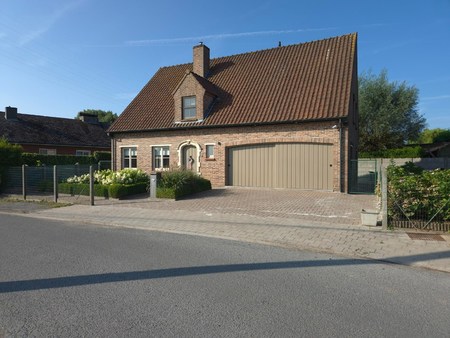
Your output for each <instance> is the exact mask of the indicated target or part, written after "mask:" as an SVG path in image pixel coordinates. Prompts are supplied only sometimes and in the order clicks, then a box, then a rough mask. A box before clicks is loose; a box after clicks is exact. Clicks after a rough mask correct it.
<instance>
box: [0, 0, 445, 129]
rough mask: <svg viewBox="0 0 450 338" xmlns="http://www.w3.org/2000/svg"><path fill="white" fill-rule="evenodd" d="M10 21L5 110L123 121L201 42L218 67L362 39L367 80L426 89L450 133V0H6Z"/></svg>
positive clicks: (1, 71) (428, 105) (0, 68)
mask: <svg viewBox="0 0 450 338" xmlns="http://www.w3.org/2000/svg"><path fill="white" fill-rule="evenodd" d="M0 22H1V25H0V76H1V81H0V110H3V108H4V107H6V106H15V107H18V108H19V112H21V113H26V114H37V115H48V116H58V117H70V118H72V117H74V116H75V115H76V113H77V112H78V111H80V110H83V109H103V110H112V111H113V112H115V113H117V114H120V113H121V112H122V111H123V109H124V108H125V107H126V106H127V105H128V103H129V102H130V101H131V99H132V98H133V97H134V96H135V95H136V94H137V93H138V92H139V90H140V89H141V88H142V87H143V86H144V85H145V84H146V83H147V81H148V80H149V79H150V78H151V77H152V75H153V74H154V73H155V72H156V71H157V70H158V68H160V67H163V66H170V65H174V64H180V63H187V62H191V60H192V46H194V45H195V44H197V43H198V42H199V41H203V42H204V43H205V44H206V45H207V46H208V47H210V49H211V57H213V58H214V57H220V56H226V55H232V54H238V53H245V52H250V51H255V50H260V49H266V48H272V47H276V46H277V44H278V41H281V42H282V44H283V45H289V44H296V43H302V42H307V41H312V40H318V39H323V38H328V37H332V36H338V35H343V34H348V33H352V32H358V70H359V73H361V72H363V71H368V70H371V71H372V72H373V73H375V74H378V73H379V72H380V70H382V69H383V68H386V69H387V70H388V74H389V79H390V80H391V81H399V82H402V81H406V82H407V83H408V84H409V85H415V86H416V87H417V88H418V89H419V91H420V103H419V109H420V113H421V114H423V115H424V116H425V117H426V119H427V122H428V126H429V127H430V128H450V0H428V1H418V0H409V1H403V0H395V1H393V0H390V1H384V0H378V1H361V0H358V1H345V0H342V1H336V0H316V1H303V0H297V1H294V0H291V1H284V0H273V1H272V0H270V1H265V0H259V1H253V0H252V1H245V0H240V1H234V0H229V1H223V2H220V1H219V2H214V1H147V0H128V1H115V0H39V1H33V0H0Z"/></svg>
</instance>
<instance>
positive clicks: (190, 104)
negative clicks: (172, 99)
mask: <svg viewBox="0 0 450 338" xmlns="http://www.w3.org/2000/svg"><path fill="white" fill-rule="evenodd" d="M181 118H182V119H183V120H192V119H195V118H197V111H196V104H195V96H184V97H183V114H182V117H181Z"/></svg>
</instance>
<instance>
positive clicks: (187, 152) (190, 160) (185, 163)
mask: <svg viewBox="0 0 450 338" xmlns="http://www.w3.org/2000/svg"><path fill="white" fill-rule="evenodd" d="M197 160H198V158H197V148H196V147H195V146H193V145H189V146H185V147H183V152H182V158H181V165H182V167H183V168H185V169H187V170H192V171H194V172H197V171H198V161H197Z"/></svg>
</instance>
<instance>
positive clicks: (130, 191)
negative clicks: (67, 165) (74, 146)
mask: <svg viewBox="0 0 450 338" xmlns="http://www.w3.org/2000/svg"><path fill="white" fill-rule="evenodd" d="M147 186H148V175H147V174H146V173H145V172H143V171H142V170H135V169H123V170H121V171H112V170H109V169H108V170H101V171H96V172H95V173H94V195H95V196H100V197H106V198H119V199H120V198H123V197H126V196H129V195H136V194H141V193H145V192H146V191H147ZM58 191H59V192H60V193H63V194H70V195H89V174H85V175H80V176H72V177H69V178H68V179H67V180H66V182H63V183H59V185H58Z"/></svg>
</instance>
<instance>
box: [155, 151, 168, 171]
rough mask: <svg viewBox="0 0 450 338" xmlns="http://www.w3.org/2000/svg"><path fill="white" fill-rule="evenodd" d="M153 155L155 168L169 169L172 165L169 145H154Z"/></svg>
mask: <svg viewBox="0 0 450 338" xmlns="http://www.w3.org/2000/svg"><path fill="white" fill-rule="evenodd" d="M152 157H153V170H164V169H169V166H170V148H169V146H154V147H153V156H152Z"/></svg>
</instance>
